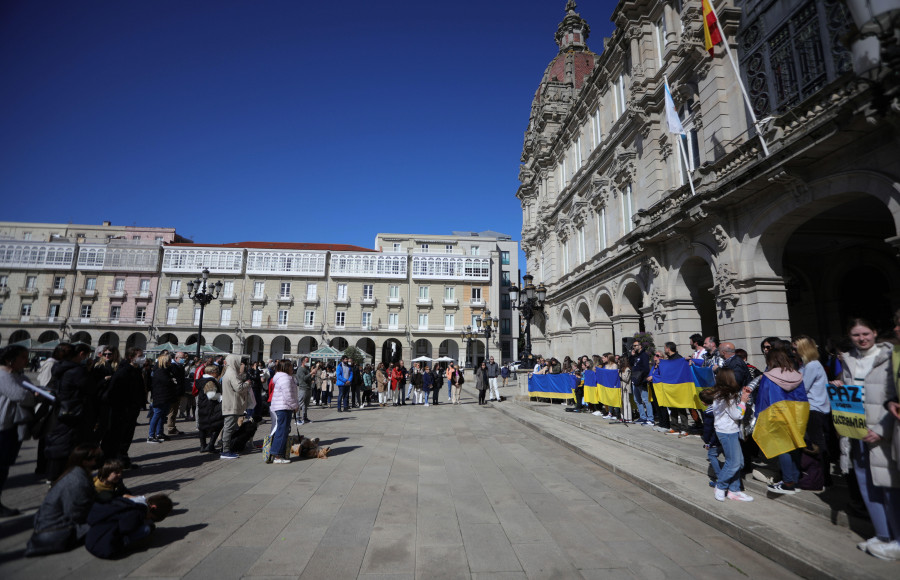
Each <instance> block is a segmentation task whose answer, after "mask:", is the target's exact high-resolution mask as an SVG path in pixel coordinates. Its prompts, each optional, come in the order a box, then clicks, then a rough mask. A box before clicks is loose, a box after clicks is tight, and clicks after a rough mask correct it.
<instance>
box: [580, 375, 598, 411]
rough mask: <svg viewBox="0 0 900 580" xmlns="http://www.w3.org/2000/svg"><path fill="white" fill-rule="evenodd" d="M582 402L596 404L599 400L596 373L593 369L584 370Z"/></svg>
mask: <svg viewBox="0 0 900 580" xmlns="http://www.w3.org/2000/svg"><path fill="white" fill-rule="evenodd" d="M582 378H583V379H584V402H585V403H591V404H593V405H596V404H597V403H599V402H600V399H599V395H598V393H597V374H596V373H595V372H594V371H593V370H589V371H584V373H583V376H582Z"/></svg>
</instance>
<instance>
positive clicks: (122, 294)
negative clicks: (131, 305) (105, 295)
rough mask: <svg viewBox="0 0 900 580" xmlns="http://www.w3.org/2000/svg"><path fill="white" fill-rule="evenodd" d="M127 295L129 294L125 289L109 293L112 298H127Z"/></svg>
mask: <svg viewBox="0 0 900 580" xmlns="http://www.w3.org/2000/svg"><path fill="white" fill-rule="evenodd" d="M127 296H128V292H126V291H124V290H113V291H112V292H110V293H109V299H110V300H125V298H126V297H127Z"/></svg>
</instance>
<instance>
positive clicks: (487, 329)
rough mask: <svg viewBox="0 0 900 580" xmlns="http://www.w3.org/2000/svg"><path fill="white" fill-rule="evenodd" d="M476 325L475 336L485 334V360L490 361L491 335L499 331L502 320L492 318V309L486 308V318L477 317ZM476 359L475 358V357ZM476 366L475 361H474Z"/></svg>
mask: <svg viewBox="0 0 900 580" xmlns="http://www.w3.org/2000/svg"><path fill="white" fill-rule="evenodd" d="M475 323H476V324H477V325H478V326H477V327H476V328H475V331H474V334H475V335H476V336H477V335H478V334H484V338H485V341H484V342H485V348H484V360H486V361H487V360H490V358H491V335H492V334H493V333H494V331H495V330H497V325H498V324H499V323H500V320H499V319H497V318H492V317H491V309H490V308H486V309H485V311H484V318H482V317H481V316H477V317H476V318H475ZM473 358H474V357H473ZM472 364H473V366H474V361H473V363H472Z"/></svg>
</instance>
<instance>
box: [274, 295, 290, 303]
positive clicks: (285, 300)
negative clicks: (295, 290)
mask: <svg viewBox="0 0 900 580" xmlns="http://www.w3.org/2000/svg"><path fill="white" fill-rule="evenodd" d="M275 301H276V302H278V304H290V303H292V302H293V301H294V295H293V294H279V295H278V298H276V299H275Z"/></svg>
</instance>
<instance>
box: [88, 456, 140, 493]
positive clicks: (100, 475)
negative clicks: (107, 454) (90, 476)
mask: <svg viewBox="0 0 900 580" xmlns="http://www.w3.org/2000/svg"><path fill="white" fill-rule="evenodd" d="M124 471H125V466H124V465H122V462H121V461H119V460H118V459H110V460H109V461H107V462H105V463H104V464H103V467H101V468H100V469H99V470H98V471H97V476H96V477H94V491H96V492H97V501H99V502H101V503H108V502H110V501H112V499H113V498H116V497H122V496H124V495H130V494H131V492H130V491H128V488H127V487H125V484H124V483H123V482H122V474H123V473H124Z"/></svg>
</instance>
